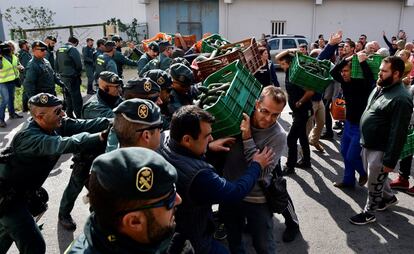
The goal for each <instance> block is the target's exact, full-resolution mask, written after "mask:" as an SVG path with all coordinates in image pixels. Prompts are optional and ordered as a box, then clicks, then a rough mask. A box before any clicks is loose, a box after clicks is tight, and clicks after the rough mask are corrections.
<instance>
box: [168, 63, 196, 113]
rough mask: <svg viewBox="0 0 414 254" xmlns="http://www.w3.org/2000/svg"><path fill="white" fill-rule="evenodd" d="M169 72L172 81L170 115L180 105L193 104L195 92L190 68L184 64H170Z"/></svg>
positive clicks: (169, 104)
mask: <svg viewBox="0 0 414 254" xmlns="http://www.w3.org/2000/svg"><path fill="white" fill-rule="evenodd" d="M170 74H171V77H172V81H173V82H172V85H171V87H172V90H171V92H170V101H169V103H168V113H169V114H170V115H172V114H174V112H175V111H177V110H178V109H179V108H181V107H182V106H185V105H191V104H193V99H194V97H195V96H194V93H195V92H194V90H193V82H194V75H193V72H192V70H191V69H190V68H188V67H187V66H185V65H184V64H180V63H176V64H173V65H171V67H170Z"/></svg>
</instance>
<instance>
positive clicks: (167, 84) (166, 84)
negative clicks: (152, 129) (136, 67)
mask: <svg viewBox="0 0 414 254" xmlns="http://www.w3.org/2000/svg"><path fill="white" fill-rule="evenodd" d="M144 76H145V77H148V78H150V79H151V80H152V81H154V82H156V83H157V84H158V85H159V86H160V88H161V92H160V99H161V101H162V104H161V105H158V106H159V107H160V108H161V114H162V119H163V123H164V126H163V129H164V130H168V129H169V128H170V121H171V116H172V114H170V113H169V111H168V104H169V102H170V92H171V89H172V88H171V85H172V78H171V75H170V74H168V72H166V71H163V70H150V71H147V72H146V73H145V75H144Z"/></svg>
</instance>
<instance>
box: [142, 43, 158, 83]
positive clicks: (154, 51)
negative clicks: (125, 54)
mask: <svg viewBox="0 0 414 254" xmlns="http://www.w3.org/2000/svg"><path fill="white" fill-rule="evenodd" d="M159 52H160V48H159V46H158V44H157V43H156V42H151V43H150V44H148V50H147V52H145V54H143V55H142V56H141V58H140V59H139V60H138V67H137V69H138V75H139V76H142V75H143V74H144V67H145V66H146V65H147V64H148V63H149V62H150V61H151V60H152V59H154V58H156V57H157V56H158V53H159Z"/></svg>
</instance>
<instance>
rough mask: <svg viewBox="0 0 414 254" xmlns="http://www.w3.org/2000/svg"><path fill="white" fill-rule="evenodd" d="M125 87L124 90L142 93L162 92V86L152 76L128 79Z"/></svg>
mask: <svg viewBox="0 0 414 254" xmlns="http://www.w3.org/2000/svg"><path fill="white" fill-rule="evenodd" d="M123 89H124V91H129V92H132V93H134V94H140V95H151V94H154V93H159V92H161V88H160V86H159V85H157V83H155V82H154V81H152V80H151V79H150V78H139V77H138V78H133V79H130V80H128V82H127V83H126V85H125V86H124V87H123Z"/></svg>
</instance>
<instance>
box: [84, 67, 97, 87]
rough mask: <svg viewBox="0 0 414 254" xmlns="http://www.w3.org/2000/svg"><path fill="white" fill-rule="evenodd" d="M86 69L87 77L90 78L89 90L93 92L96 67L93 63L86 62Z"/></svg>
mask: <svg viewBox="0 0 414 254" xmlns="http://www.w3.org/2000/svg"><path fill="white" fill-rule="evenodd" d="M85 70H86V77H87V78H88V90H87V91H88V92H92V90H93V81H94V75H93V74H94V72H95V69H94V67H93V65H91V64H85Z"/></svg>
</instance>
